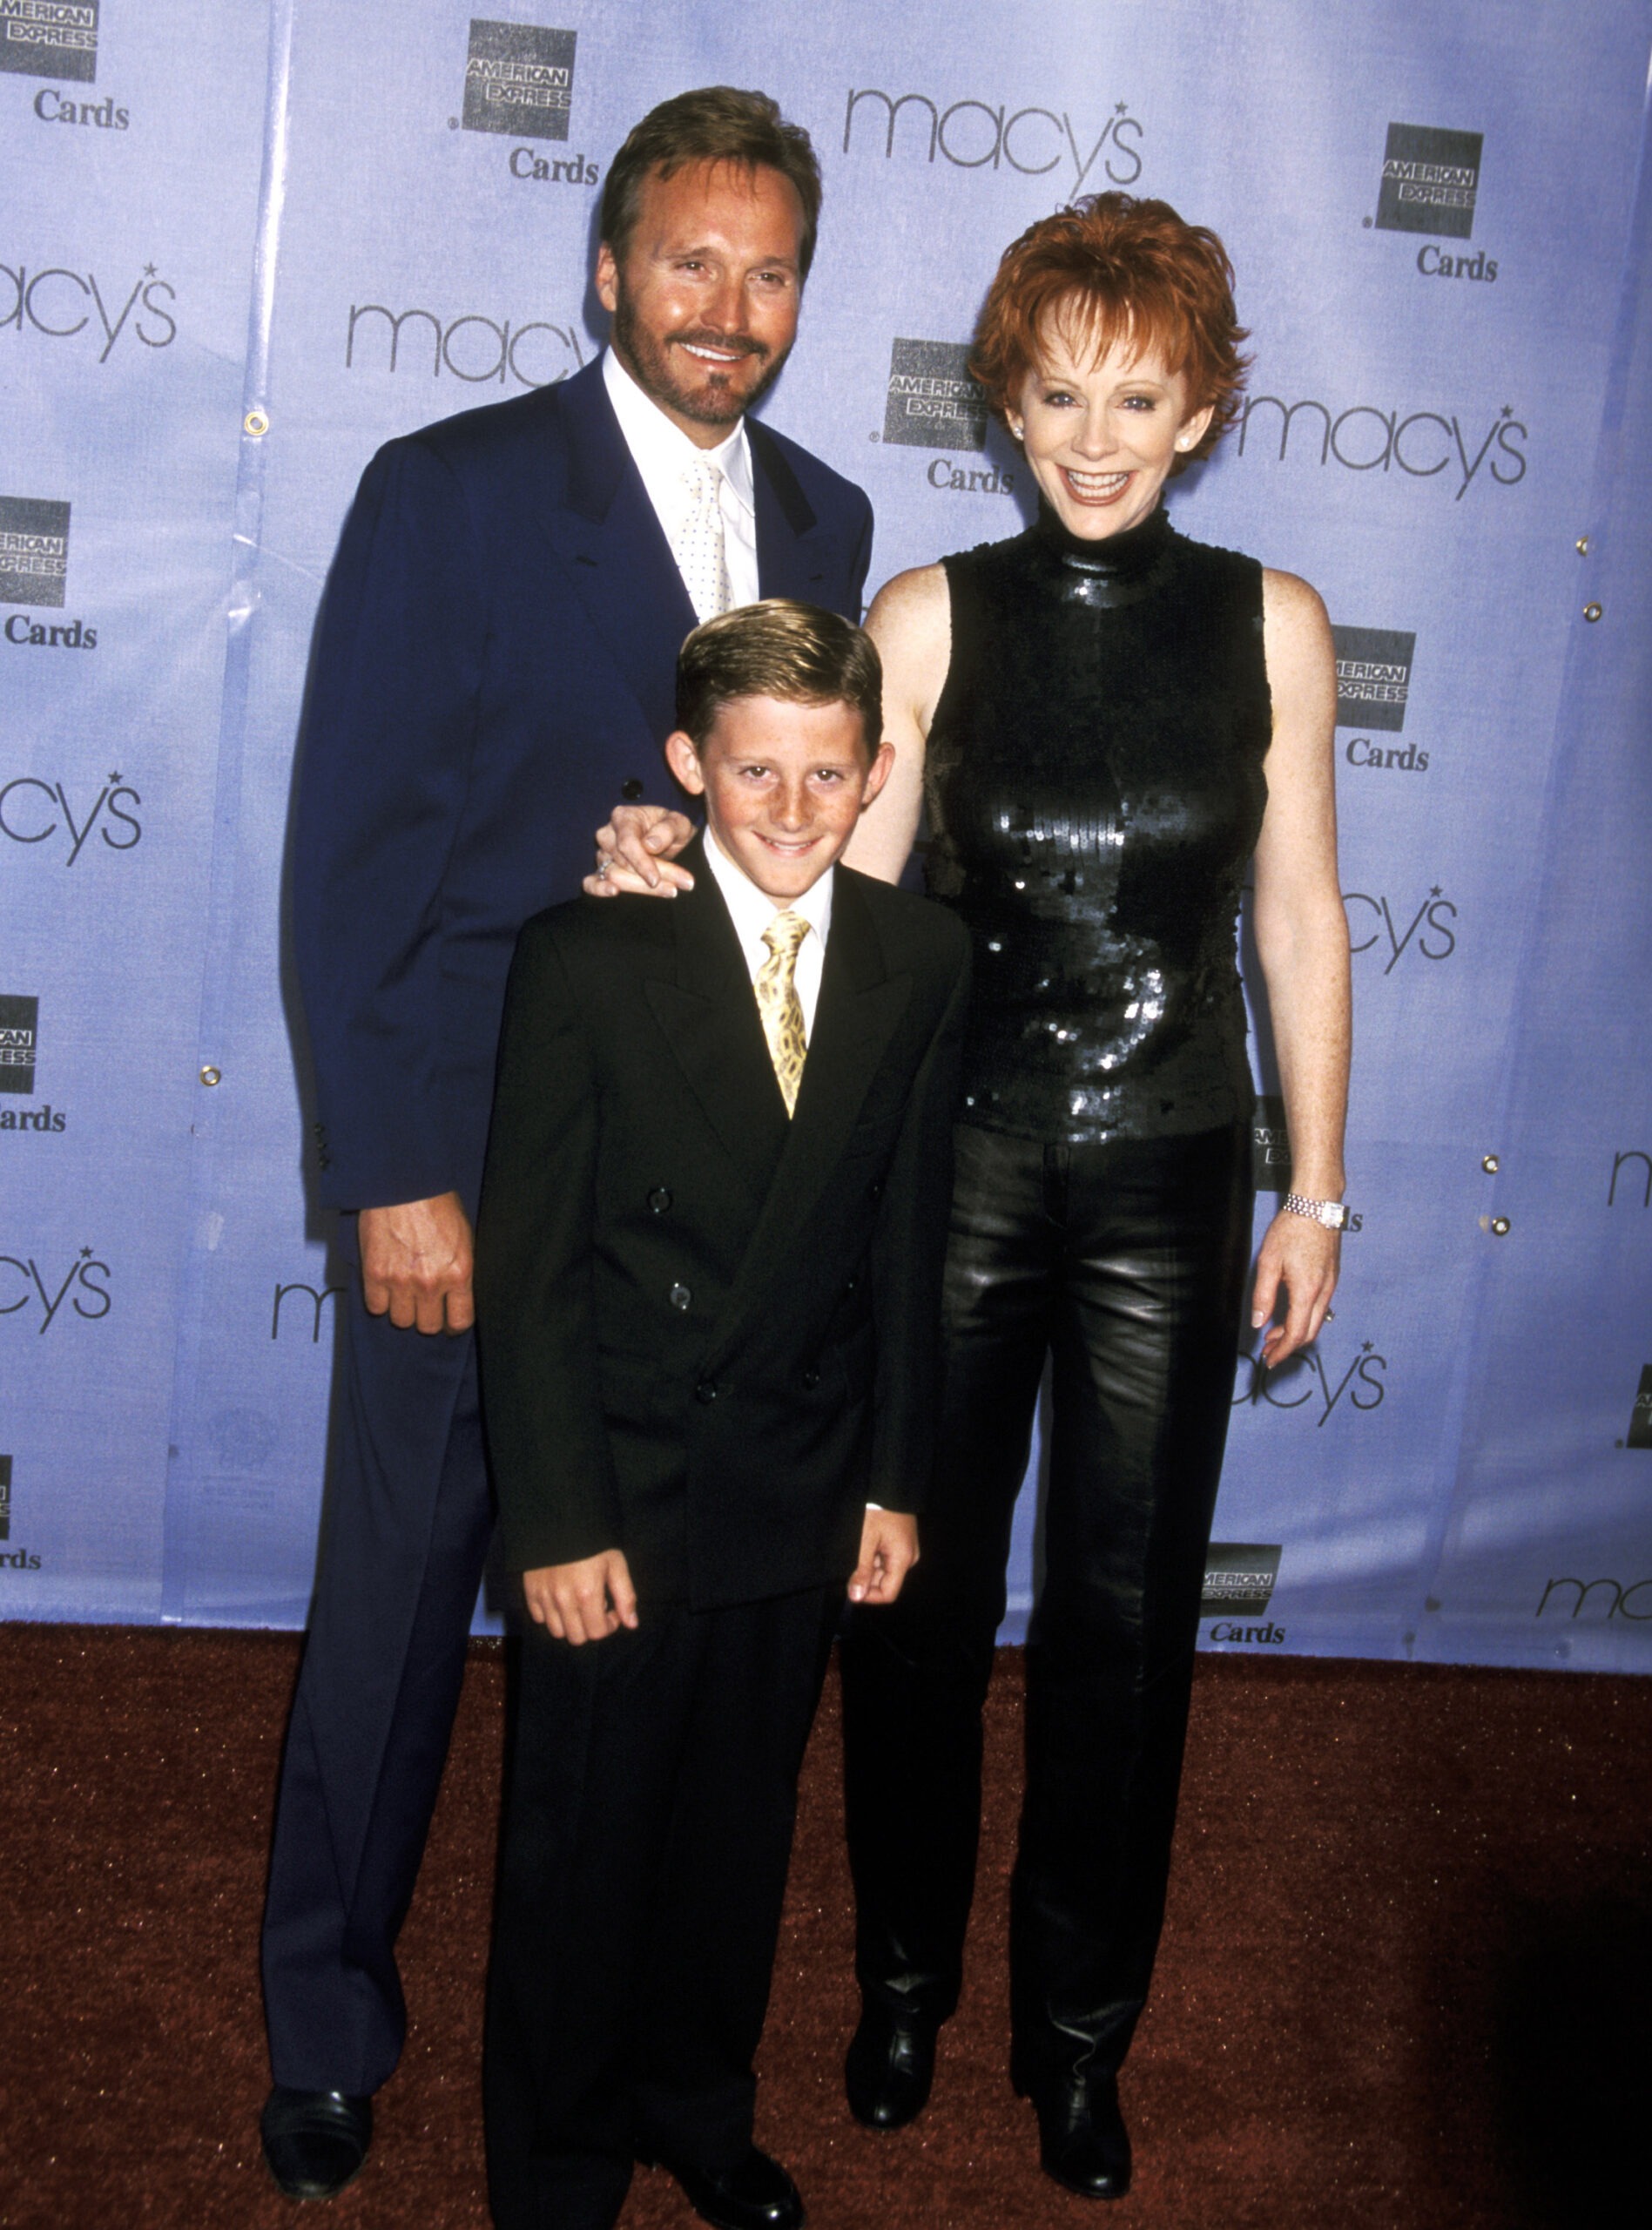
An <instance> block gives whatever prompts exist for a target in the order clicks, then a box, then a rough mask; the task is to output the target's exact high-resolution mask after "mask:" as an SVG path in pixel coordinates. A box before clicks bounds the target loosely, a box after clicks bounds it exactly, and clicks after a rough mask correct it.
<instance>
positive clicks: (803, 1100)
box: [678, 875, 912, 1363]
mask: <svg viewBox="0 0 1652 2230" xmlns="http://www.w3.org/2000/svg"><path fill="white" fill-rule="evenodd" d="M678 903H679V904H680V900H679V901H678ZM731 941H732V932H731ZM736 957H737V959H738V947H736ZM742 972H744V970H742ZM911 990H912V979H911V977H910V976H905V975H901V976H890V975H888V974H887V973H886V971H885V969H884V964H883V955H882V950H881V948H880V944H879V943H878V936H877V932H876V930H875V929H873V924H872V916H871V914H870V912H869V910H868V909H867V907H866V902H865V900H864V899H863V898H862V897H861V895H860V892H859V890H858V889H856V888H855V885H854V883H853V881H852V880H851V879H850V878H849V877H848V876H847V875H839V877H838V882H837V887H836V889H834V891H833V898H832V930H831V935H830V936H829V937H828V939H827V941H826V966H825V969H824V970H823V973H822V976H821V981H820V998H819V1005H818V1006H817V1008H816V1010H815V1017H814V1028H813V1031H812V1032H811V1034H810V1039H809V1054H808V1058H807V1060H806V1062H805V1063H804V1065H803V1082H802V1085H801V1086H800V1088H799V1092H798V1104H797V1111H796V1113H795V1114H794V1115H793V1117H792V1121H791V1123H790V1125H789V1126H788V1135H787V1137H786V1142H785V1145H784V1148H783V1150H782V1152H781V1153H780V1155H779V1164H778V1166H776V1168H775V1170H774V1174H773V1179H772V1182H771V1184H770V1186H769V1188H768V1196H767V1198H766V1199H765V1201H764V1203H763V1212H762V1214H761V1215H760V1216H759V1219H758V1223H757V1227H756V1229H755V1230H754V1231H753V1232H752V1239H751V1243H750V1244H749V1246H748V1247H747V1248H746V1251H745V1259H744V1260H743V1261H742V1263H741V1265H740V1271H739V1275H738V1278H737V1279H736V1280H735V1283H734V1289H733V1291H732V1293H731V1294H730V1296H729V1301H728V1306H727V1308H725V1311H724V1314H723V1316H722V1319H721V1320H720V1321H719V1322H718V1324H717V1325H716V1327H715V1328H713V1331H712V1334H711V1348H710V1349H709V1351H708V1358H707V1359H708V1362H712V1363H714V1362H715V1361H716V1359H717V1357H718V1355H719V1354H720V1353H721V1352H722V1351H723V1350H725V1349H726V1348H727V1347H728V1346H729V1345H730V1343H731V1342H732V1341H733V1339H734V1338H735V1336H736V1335H737V1334H738V1331H739V1329H740V1327H741V1325H742V1324H743V1322H744V1321H745V1318H746V1316H748V1315H749V1314H750V1313H751V1310H752V1308H753V1307H754V1306H756V1304H757V1303H758V1302H759V1300H760V1299H761V1297H762V1295H763V1293H764V1291H765V1287H767V1285H768V1283H769V1281H770V1279H771V1278H772V1275H773V1274H775V1273H776V1272H777V1271H779V1269H780V1268H782V1267H783V1266H784V1263H785V1260H786V1254H787V1253H788V1251H789V1250H790V1249H791V1248H792V1247H793V1246H794V1245H795V1244H796V1240H797V1235H798V1231H799V1227H800V1226H801V1225H802V1223H803V1221H804V1220H805V1219H806V1217H807V1215H808V1214H809V1213H810V1211H811V1209H812V1208H813V1206H814V1204H815V1202H816V1201H817V1200H818V1199H819V1196H820V1193H821V1190H822V1188H823V1186H825V1185H826V1181H827V1179H829V1178H830V1176H831V1175H832V1172H833V1170H834V1169H835V1168H836V1167H837V1166H838V1163H839V1160H840V1159H841V1158H842V1155H843V1151H844V1147H845V1145H846V1144H847V1141H848V1137H849V1133H850V1132H851V1131H852V1130H853V1128H854V1125H855V1119H856V1118H857V1117H858V1116H859V1114H860V1109H861V1105H862V1104H863V1102H864V1101H865V1099H866V1091H867V1090H868V1088H869V1086H870V1085H871V1083H872V1080H873V1077H875V1076H876V1074H877V1072H878V1069H879V1066H880V1064H881V1062H882V1060H883V1057H884V1053H885V1051H886V1050H887V1046H888V1044H889V1040H890V1037H891V1036H892V1035H893V1031H894V1028H895V1025H896V1024H897V1023H898V1022H899V1021H900V1017H901V1015H902V1013H903V1012H904V1010H905V1009H906V1005H907V999H908V997H910V996H911ZM756 1006H757V1003H756V1001H755V999H753V1000H752V1012H753V1013H754V1014H755V1012H756ZM758 1044H759V1046H760V1047H761V1049H762V1054H763V1060H764V1064H765V1066H768V1067H769V1073H770V1076H771V1078H772V1075H773V1070H772V1066H770V1065H769V1061H768V1047H767V1044H766V1043H765V1040H764V1038H763V1032H762V1025H761V1024H760V1023H759V1025H758ZM774 1097H775V1101H776V1104H777V1105H779V1107H780V1109H781V1112H782V1116H783V1117H784V1112H785V1102H784V1101H783V1100H781V1099H780V1096H779V1086H778V1085H776V1086H775V1091H774Z"/></svg>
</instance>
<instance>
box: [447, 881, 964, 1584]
mask: <svg viewBox="0 0 1652 2230" xmlns="http://www.w3.org/2000/svg"><path fill="white" fill-rule="evenodd" d="M684 863H685V864H687V865H690V866H698V875H697V880H696V882H695V886H694V889H692V890H691V891H689V892H685V893H684V894H683V895H680V896H678V898H677V899H676V900H674V901H672V902H669V903H667V902H660V901H657V900H647V899H640V898H639V899H621V900H612V899H610V900H603V901H596V900H590V899H583V900H579V901H576V902H574V903H573V904H571V905H566V906H560V907H556V908H553V909H550V911H549V912H547V913H543V914H541V915H538V916H536V917H535V918H534V919H533V920H532V921H530V922H529V923H528V925H527V927H526V928H525V929H524V930H523V934H522V938H521V941H520V943H519V944H518V947H517V950H516V960H515V963H514V965H513V968H512V970H511V976H510V982H509V990H508V993H507V996H506V1003H505V1020H504V1031H503V1037H502V1044H501V1051H500V1065H499V1077H498V1086H497V1091H496V1099H495V1108H494V1118H493V1127H492V1133H491V1139H490V1143H489V1152H488V1161H487V1170H486V1175H485V1178H484V1180H483V1186H482V1210H481V1216H480V1220H479V1223H478V1227H477V1238H476V1296H477V1335H478V1339H479V1341H480V1352H481V1362H482V1385H483V1393H484V1399H485V1402H486V1408H487V1418H488V1431H489V1446H490V1450H491V1454H492V1458H493V1464H494V1472H495V1479H496V1486H497V1490H498V1495H499V1505H500V1515H501V1523H502V1531H503V1537H504V1544H505V1549H506V1552H507V1557H508V1560H509V1564H510V1565H511V1567H512V1568H513V1569H514V1570H516V1571H528V1570H533V1569H536V1568H538V1567H540V1566H543V1565H547V1564H565V1563H571V1562H574V1561H576V1560H577V1559H579V1558H585V1557H589V1556H593V1555H596V1554H597V1553H599V1552H601V1551H605V1550H608V1549H611V1548H620V1549H623V1550H624V1552H625V1556H626V1558H627V1561H628V1564H629V1565H630V1571H631V1576H632V1578H633V1581H634V1582H635V1584H636V1585H637V1591H638V1595H639V1598H641V1600H642V1601H643V1602H644V1604H646V1602H647V1600H648V1599H649V1598H650V1597H651V1596H652V1597H654V1598H656V1599H670V1600H678V1601H682V1602H685V1603H687V1604H688V1605H691V1607H693V1608H696V1609H714V1608H718V1607H722V1606H725V1605H731V1604H735V1603H741V1602H750V1601H755V1600H759V1599H760V1598H764V1597H765V1596H771V1595H779V1594H782V1593H786V1592H787V1591H791V1590H793V1589H799V1588H804V1587H809V1586H814V1585H822V1584H825V1583H826V1582H827V1581H830V1580H833V1579H839V1578H842V1577H843V1576H844V1575H846V1573H847V1572H848V1571H851V1570H852V1569H853V1564H854V1562H855V1558H856V1554H857V1551H858V1547H859V1541H860V1524H861V1517H862V1512H863V1510H864V1507H865V1504H866V1503H867V1502H868V1501H872V1502H877V1503H881V1504H884V1505H885V1507H887V1508H889V1509H896V1510H916V1509H918V1508H919V1507H920V1503H921V1500H922V1495H923V1488H924V1483H925V1479H926V1476H927V1468H928V1463H929V1457H930V1445H931V1433H932V1429H933V1420H934V1409H935V1399H936V1393H937V1328H938V1321H939V1307H940V1287H941V1260H942V1255H943V1252H944V1247H945V1240H946V1229H947V1203H948V1196H949V1193H950V1181H951V1143H950V1141H951V1128H952V1123H953V1118H954V1111H955V1103H956V1099H957V1093H958V1057H959V1044H960V1038H961V1024H962V1017H963V1011H964V1004H965V1000H966V997H967V989H968V986H967V977H968V943H967V939H966V937H965V936H964V934H963V932H962V930H961V928H960V927H959V925H958V923H957V922H955V921H954V918H953V917H952V916H951V915H949V914H948V913H947V912H945V911H944V910H943V909H941V908H939V907H936V906H932V905H930V904H929V903H928V902H927V901H925V900H922V899H920V898H916V897H914V896H913V895H911V894H910V893H907V892H905V891H901V890H898V889H892V888H890V887H889V886H888V885H887V884H884V883H880V882H873V881H870V880H869V879H867V878H866V877H865V876H862V875H856V874H854V873H853V872H852V871H851V870H849V869H847V868H841V867H839V868H838V869H836V871H835V872H836V875H837V882H836V887H835V889H834V891H833V908H832V921H831V928H830V933H829V936H828V938H827V941H826V955H825V963H824V969H823V972H822V978H821V983H820V992H819V1002H818V1005H817V1008H816V1012H815V1017H814V1024H813V1031H812V1034H811V1037H810V1043H809V1051H808V1057H807V1060H806V1064H805V1067H804V1072H803V1080H802V1085H801V1088H800V1090H799V1096H798V1101H797V1107H796V1112H795V1114H794V1116H793V1117H792V1118H787V1115H786V1107H785V1103H784V1101H783V1100H782V1098H781V1096H780V1091H779V1085H778V1084H777V1082H776V1080H775V1077H774V1072H773V1069H772V1064H771V1062H770V1058H769V1053H768V1048H767V1045H766V1044H765V1039H764V1035H763V1030H762V1024H761V1022H760V1021H759V1016H758V1010H757V1003H756V999H755V997H754V995H753V992H752V983H751V979H750V976H749V974H748V972H747V969H746V964H745V959H744V957H743V956H742V954H741V951H740V948H739V945H738V941H737V939H736V936H735V932H734V929H733V925H732V922H731V920H730V918H729V915H728V910H727V909H726V907H725V904H724V902H723V898H722V895H721V893H720V892H719V890H718V887H717V884H716V882H715V880H714V878H713V877H712V876H711V874H710V872H709V870H708V869H707V868H705V863H704V859H703V857H702V856H701V855H700V854H699V853H698V848H696V849H695V850H693V851H692V852H691V853H690V854H689V855H685V858H684Z"/></svg>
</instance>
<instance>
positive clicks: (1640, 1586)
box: [1536, 1579, 1652, 1624]
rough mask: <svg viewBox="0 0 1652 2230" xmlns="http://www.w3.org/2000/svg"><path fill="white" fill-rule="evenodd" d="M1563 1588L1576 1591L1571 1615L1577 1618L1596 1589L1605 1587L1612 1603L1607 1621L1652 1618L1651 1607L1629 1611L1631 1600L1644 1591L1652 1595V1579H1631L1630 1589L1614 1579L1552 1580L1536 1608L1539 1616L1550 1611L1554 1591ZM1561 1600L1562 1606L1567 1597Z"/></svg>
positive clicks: (1637, 1620) (1640, 1620)
mask: <svg viewBox="0 0 1652 2230" xmlns="http://www.w3.org/2000/svg"><path fill="white" fill-rule="evenodd" d="M1563 1587H1569V1588H1571V1589H1573V1590H1574V1593H1573V1596H1572V1616H1573V1617H1574V1618H1576V1616H1577V1614H1578V1612H1580V1611H1581V1609H1582V1608H1583V1605H1585V1604H1586V1603H1587V1602H1588V1599H1589V1598H1590V1596H1591V1595H1593V1594H1594V1592H1595V1589H1596V1588H1597V1587H1603V1588H1605V1589H1606V1590H1607V1591H1608V1593H1609V1595H1610V1596H1611V1598H1612V1599H1611V1602H1610V1603H1609V1604H1608V1606H1607V1612H1606V1616H1607V1620H1608V1622H1609V1621H1610V1620H1612V1619H1613V1618H1628V1619H1630V1620H1632V1621H1635V1623H1637V1624H1638V1623H1642V1622H1643V1621H1645V1620H1647V1619H1649V1618H1652V1608H1649V1609H1647V1610H1644V1611H1632V1610H1631V1609H1630V1608H1629V1604H1630V1601H1631V1599H1632V1598H1634V1597H1635V1596H1637V1595H1639V1594H1641V1593H1642V1592H1643V1591H1644V1592H1645V1593H1646V1594H1648V1595H1649V1596H1652V1579H1636V1580H1631V1581H1630V1583H1629V1585H1628V1586H1627V1587H1624V1586H1622V1585H1621V1584H1620V1583H1619V1582H1618V1581H1617V1580H1615V1579H1587V1580H1586V1579H1551V1580H1550V1582H1549V1584H1548V1585H1547V1587H1546V1588H1545V1589H1544V1590H1543V1597H1542V1600H1541V1602H1540V1603H1539V1605H1538V1606H1537V1612H1536V1615H1537V1617H1538V1618H1541V1617H1542V1615H1543V1613H1544V1612H1545V1611H1547V1608H1548V1598H1549V1597H1550V1596H1551V1595H1553V1594H1554V1591H1555V1589H1556V1588H1563ZM1559 1601H1560V1602H1561V1605H1564V1603H1565V1601H1566V1598H1565V1597H1564V1596H1563V1595H1562V1596H1561V1597H1560V1598H1559Z"/></svg>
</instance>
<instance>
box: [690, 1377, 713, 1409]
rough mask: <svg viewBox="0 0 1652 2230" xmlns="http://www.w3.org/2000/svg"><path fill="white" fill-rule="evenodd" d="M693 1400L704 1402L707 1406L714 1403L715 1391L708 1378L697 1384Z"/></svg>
mask: <svg viewBox="0 0 1652 2230" xmlns="http://www.w3.org/2000/svg"><path fill="white" fill-rule="evenodd" d="M694 1399H695V1400H696V1401H697V1402H706V1403H708V1404H709V1403H711V1402H715V1401H716V1399H717V1389H716V1387H715V1386H713V1385H712V1383H711V1380H710V1379H709V1378H702V1379H701V1381H700V1382H699V1384H698V1386H697V1387H696V1388H695V1389H694Z"/></svg>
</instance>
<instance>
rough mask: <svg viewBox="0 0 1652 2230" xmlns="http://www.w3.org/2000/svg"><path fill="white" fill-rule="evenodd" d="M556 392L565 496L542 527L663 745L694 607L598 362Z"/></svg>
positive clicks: (672, 720) (672, 715) (672, 719)
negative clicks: (679, 655) (563, 432)
mask: <svg viewBox="0 0 1652 2230" xmlns="http://www.w3.org/2000/svg"><path fill="white" fill-rule="evenodd" d="M557 394H558V399H559V402H560V405H561V409H562V415H563V423H564V425H565V427H566V430H567V443H568V488H567V496H566V500H565V501H564V502H563V503H558V504H555V505H553V506H551V507H550V513H549V517H548V520H547V528H548V531H549V533H550V538H551V542H552V544H553V545H554V546H555V548H556V553H557V555H558V557H559V558H561V559H562V561H563V564H565V565H566V566H567V567H568V569H569V571H570V573H571V575H572V577H573V581H574V585H575V587H576V589H577V591H578V592H579V597H580V600H581V601H582V603H583V605H584V606H585V609H586V612H588V613H589V615H590V622H591V625H592V626H593V627H594V628H595V629H596V631H597V634H598V635H599V636H600V637H601V638H602V639H603V641H604V642H605V643H606V644H607V645H608V647H609V649H610V652H612V653H613V657H614V662H615V664H616V666H617V667H618V669H619V672H621V673H622V674H623V675H624V678H625V679H626V681H627V682H628V683H629V684H630V688H631V690H632V692H633V693H634V694H635V696H636V698H637V702H638V703H639V704H640V705H641V706H642V708H643V715H644V719H645V720H647V722H648V725H649V728H650V730H651V733H652V734H653V736H654V738H655V740H656V741H657V742H663V741H664V739H665V737H666V736H668V735H669V734H670V733H671V730H672V728H673V727H675V726H676V725H677V716H676V706H675V699H674V694H673V691H674V680H675V675H676V672H677V653H678V647H679V645H681V643H682V640H683V638H684V635H686V634H687V633H688V632H689V630H690V628H691V627H692V626H693V625H694V618H695V615H694V607H693V605H691V603H690V602H689V598H688V591H687V590H686V589H685V588H684V586H683V577H682V575H681V574H680V573H679V572H678V570H677V565H676V562H675V560H674V559H673V558H672V556H671V546H670V544H668V543H667V541H666V539H665V534H664V529H663V528H662V527H661V525H660V523H659V517H658V514H657V512H656V510H655V509H654V506H653V505H652V503H650V502H649V500H648V491H647V490H646V489H645V488H644V485H643V477H642V475H641V473H639V472H638V471H637V467H636V465H635V464H634V463H633V462H632V460H631V454H630V450H629V449H627V448H626V446H625V437H624V435H623V434H622V433H621V432H620V430H619V421H618V420H617V418H616V417H615V416H614V408H613V405H612V404H611V403H610V402H609V400H608V391H607V389H605V388H604V387H603V376H602V365H601V362H600V361H599V362H597V363H595V364H592V365H590V366H588V367H587V368H586V369H585V370H584V371H583V372H580V373H578V374H577V375H576V376H575V377H574V378H573V379H571V380H569V381H567V382H564V383H563V385H562V386H561V387H560V388H559V389H558V390H557Z"/></svg>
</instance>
